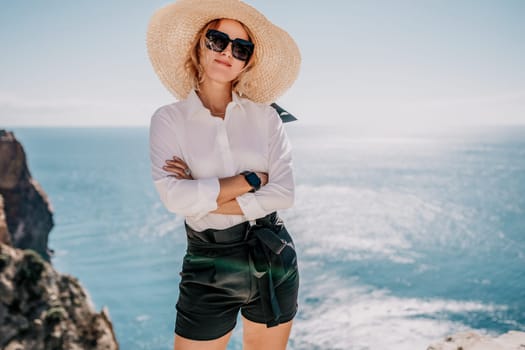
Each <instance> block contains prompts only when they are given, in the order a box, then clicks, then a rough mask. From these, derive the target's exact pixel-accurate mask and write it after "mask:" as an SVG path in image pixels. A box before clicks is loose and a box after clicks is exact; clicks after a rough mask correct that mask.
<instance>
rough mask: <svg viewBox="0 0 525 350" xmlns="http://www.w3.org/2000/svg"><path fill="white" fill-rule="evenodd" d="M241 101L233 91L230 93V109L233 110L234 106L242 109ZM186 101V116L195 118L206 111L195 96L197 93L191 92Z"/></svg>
mask: <svg viewBox="0 0 525 350" xmlns="http://www.w3.org/2000/svg"><path fill="white" fill-rule="evenodd" d="M242 100H243V99H242V98H241V97H240V96H239V95H237V93H235V91H232V102H230V103H231V104H232V107H230V108H235V106H239V108H241V109H244V107H243V101H242ZM186 101H187V102H188V115H189V116H196V115H198V114H200V113H202V112H203V111H204V110H206V107H204V105H203V104H202V101H201V99H200V98H199V96H198V95H197V92H195V90H193V89H192V90H191V91H190V93H189V94H188V97H187V98H186Z"/></svg>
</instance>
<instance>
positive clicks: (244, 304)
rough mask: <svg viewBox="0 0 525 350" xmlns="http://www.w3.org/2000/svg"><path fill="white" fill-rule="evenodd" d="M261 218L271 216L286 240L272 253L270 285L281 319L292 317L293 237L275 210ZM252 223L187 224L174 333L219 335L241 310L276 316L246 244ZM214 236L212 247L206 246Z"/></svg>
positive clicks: (257, 317) (253, 317)
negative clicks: (195, 228) (205, 227)
mask: <svg viewBox="0 0 525 350" xmlns="http://www.w3.org/2000/svg"><path fill="white" fill-rule="evenodd" d="M263 220H266V223H268V222H270V223H271V226H269V228H270V229H271V230H272V231H273V232H274V233H275V235H277V237H278V238H279V239H280V240H281V241H282V242H284V243H286V246H285V247H284V248H283V249H282V251H281V252H280V253H279V254H278V255H272V256H270V258H269V259H270V264H271V272H272V273H271V275H270V276H271V277H270V278H271V279H272V281H271V283H273V288H272V289H273V291H274V293H275V297H276V299H277V301H278V305H279V308H280V316H279V318H278V321H277V324H279V323H284V322H288V321H290V320H292V319H293V318H294V316H295V314H296V312H297V295H298V289H299V273H298V269H297V255H296V253H295V247H294V244H293V241H292V238H291V237H290V235H289V234H288V232H287V230H286V228H285V227H284V225H283V224H282V221H281V220H280V219H279V218H278V217H277V215H276V213H272V214H270V215H268V216H267V217H265V218H263V219H258V220H257V223H259V222H262V221H263ZM268 220H269V221H268ZM248 228H249V225H248V223H243V224H240V225H237V226H234V227H233V228H230V229H226V230H206V231H203V232H195V231H193V230H191V229H190V228H189V227H186V230H187V235H188V250H187V253H186V255H185V256H184V260H183V264H182V272H181V282H180V286H179V290H180V293H179V300H178V302H177V320H176V324H175V333H176V334H178V335H180V336H182V337H184V338H187V339H193V340H212V339H217V338H220V337H222V336H223V335H225V334H227V333H228V332H229V331H231V330H232V329H233V328H234V327H235V324H236V322H237V316H238V313H239V310H240V311H241V314H242V315H243V316H244V317H245V318H247V319H248V320H250V321H253V322H257V323H266V324H270V323H271V322H274V321H275V320H272V317H273V316H274V314H272V313H271V312H269V310H271V307H270V306H268V305H267V303H265V297H264V294H265V293H264V292H263V293H262V294H263V297H261V291H260V287H261V284H260V279H259V278H258V277H260V276H258V274H257V272H258V271H260V268H259V267H258V266H257V263H256V262H254V260H256V258H255V259H254V257H253V253H252V251H251V250H250V249H251V248H250V246H249V245H248V244H243V243H244V242H249V241H252V242H253V241H254V239H253V237H250V236H249V233H247V232H248ZM226 231H228V232H227V234H226V235H223V233H224V232H226ZM232 232H233V234H232ZM210 242H212V243H213V248H210V247H207V246H206V243H210ZM219 245H220V246H219ZM223 247H224V248H223ZM273 325H276V324H275V322H274V324H273Z"/></svg>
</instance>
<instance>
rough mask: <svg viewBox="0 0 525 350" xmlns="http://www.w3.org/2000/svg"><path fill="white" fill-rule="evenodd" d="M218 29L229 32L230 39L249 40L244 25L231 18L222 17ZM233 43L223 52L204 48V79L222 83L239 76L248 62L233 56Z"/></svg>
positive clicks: (202, 56)
mask: <svg viewBox="0 0 525 350" xmlns="http://www.w3.org/2000/svg"><path fill="white" fill-rule="evenodd" d="M215 29H216V30H218V31H221V32H223V33H226V34H228V36H229V37H230V39H232V40H234V39H237V38H238V39H244V40H249V37H248V33H247V32H246V30H244V28H243V26H242V25H241V24H240V23H239V22H237V21H234V20H231V19H221V21H220V22H219V26H218V27H217V28H215ZM231 50H232V44H231V43H229V44H228V47H227V48H226V49H225V50H224V51H222V52H215V51H213V50H210V49H204V50H202V51H201V52H202V54H201V64H202V66H203V68H204V81H206V80H212V81H216V82H220V83H229V82H231V81H233V80H234V79H235V78H237V77H238V76H239V74H240V73H241V71H242V69H243V68H244V66H245V65H246V62H244V61H241V60H238V59H236V58H235V57H233V56H232V51H231Z"/></svg>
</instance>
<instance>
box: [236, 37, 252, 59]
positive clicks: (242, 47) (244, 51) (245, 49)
mask: <svg viewBox="0 0 525 350" xmlns="http://www.w3.org/2000/svg"><path fill="white" fill-rule="evenodd" d="M252 50H253V49H252V47H251V45H247V44H243V43H239V42H235V41H234V42H233V43H232V55H233V57H235V58H237V59H238V60H241V61H248V59H249V58H250V56H251V54H252Z"/></svg>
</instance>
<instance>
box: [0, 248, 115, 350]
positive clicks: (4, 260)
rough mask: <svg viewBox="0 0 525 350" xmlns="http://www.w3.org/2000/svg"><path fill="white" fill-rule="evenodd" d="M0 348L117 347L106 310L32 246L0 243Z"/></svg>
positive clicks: (20, 349) (8, 349)
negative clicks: (95, 303)
mask: <svg viewBox="0 0 525 350" xmlns="http://www.w3.org/2000/svg"><path fill="white" fill-rule="evenodd" d="M0 348H1V349H5V350H22V349H31V350H40V349H42V350H47V349H68V350H76V349H78V350H80V349H83V350H85V349H97V350H98V349H100V350H102V349H107V350H113V349H118V344H117V341H116V339H115V335H114V333H113V327H112V325H111V322H110V320H109V316H108V313H107V310H103V311H102V312H100V313H96V312H95V311H94V308H93V305H92V303H91V301H90V299H89V297H88V295H87V294H86V292H85V291H84V289H83V288H82V286H81V285H80V283H79V281H78V280H77V279H76V278H74V277H72V276H69V275H62V274H59V273H58V272H57V271H55V270H54V269H53V268H52V267H51V265H50V264H49V263H48V262H46V261H44V260H43V259H42V258H41V257H40V255H38V254H37V253H36V252H34V251H32V250H29V249H28V250H21V249H15V248H12V247H9V246H7V245H5V244H0Z"/></svg>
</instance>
